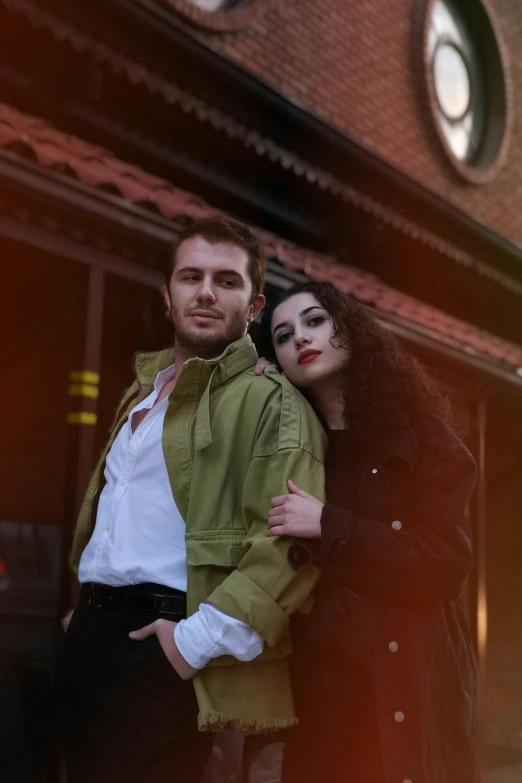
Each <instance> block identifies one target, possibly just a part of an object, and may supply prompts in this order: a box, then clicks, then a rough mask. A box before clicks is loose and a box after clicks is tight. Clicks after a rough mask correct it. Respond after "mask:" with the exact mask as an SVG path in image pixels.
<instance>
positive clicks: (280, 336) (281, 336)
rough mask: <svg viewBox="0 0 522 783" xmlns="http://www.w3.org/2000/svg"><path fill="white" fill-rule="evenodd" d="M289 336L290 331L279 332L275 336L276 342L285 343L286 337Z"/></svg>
mask: <svg viewBox="0 0 522 783" xmlns="http://www.w3.org/2000/svg"><path fill="white" fill-rule="evenodd" d="M289 337H290V332H284V334H280V335H279V337H278V338H277V344H278V345H282V344H283V343H286V341H287V340H288V338H289Z"/></svg>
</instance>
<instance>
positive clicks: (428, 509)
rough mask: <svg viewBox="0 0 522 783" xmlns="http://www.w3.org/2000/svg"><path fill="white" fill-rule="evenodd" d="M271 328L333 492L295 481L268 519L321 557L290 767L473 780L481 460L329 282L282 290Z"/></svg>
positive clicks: (274, 356) (302, 633)
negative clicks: (471, 614) (309, 413)
mask: <svg viewBox="0 0 522 783" xmlns="http://www.w3.org/2000/svg"><path fill="white" fill-rule="evenodd" d="M262 337H263V339H264V350H265V356H266V357H267V359H268V360H269V361H271V362H275V363H277V365H278V367H279V368H280V369H281V370H282V371H283V372H284V374H285V375H286V377H287V378H288V380H289V381H290V382H291V383H293V384H294V385H295V386H297V387H298V388H299V389H301V391H302V392H303V393H304V394H305V395H306V397H307V398H308V399H309V400H310V402H311V403H312V404H313V406H314V408H315V410H316V411H317V413H318V415H319V416H320V417H321V419H322V421H323V423H324V426H325V429H326V432H327V435H328V439H329V446H328V453H327V463H326V476H327V485H326V489H327V498H328V501H327V503H326V504H325V505H324V506H323V504H322V503H320V502H319V501H318V500H317V499H316V498H314V497H312V496H310V495H308V494H307V493H305V492H303V491H301V490H300V488H299V487H297V486H296V485H294V484H293V483H292V482H289V493H288V494H287V495H283V496H281V497H278V498H274V499H273V501H272V509H271V511H270V514H269V535H291V536H296V537H297V538H298V542H297V543H296V544H294V546H293V547H292V549H291V557H292V562H293V563H294V565H295V567H296V568H298V567H299V565H300V563H302V562H303V561H304V559H306V558H307V557H312V558H313V560H314V561H315V562H316V564H317V565H318V566H319V568H320V569H321V571H322V579H321V581H320V582H319V584H318V587H317V589H316V592H315V595H314V597H313V601H309V602H308V605H307V606H305V607H303V608H302V612H301V614H299V615H297V616H296V617H295V618H294V619H293V643H294V654H293V656H292V664H291V665H292V678H293V683H294V690H295V699H296V708H297V714H298V717H299V721H300V723H299V726H298V727H296V729H293V730H291V731H290V732H289V735H288V742H287V746H286V751H285V761H284V767H283V783H298V781H299V783H301V781H320V780H324V781H328V783H335V782H336V781H342V782H343V783H345V782H346V783H474V781H475V780H476V774H477V773H476V753H477V749H478V748H477V670H476V663H475V656H474V652H473V647H472V644H471V641H470V635H469V631H468V627H467V622H466V617H465V610H464V605H463V602H462V598H461V593H462V588H463V584H464V581H465V578H466V575H467V573H468V570H469V567H470V563H471V544H470V538H469V533H468V530H467V524H466V523H467V519H466V508H467V505H468V501H469V498H470V495H471V491H472V488H473V484H474V480H475V465H474V462H473V458H472V457H471V455H470V453H469V452H468V451H467V449H466V447H465V446H464V444H463V443H462V442H461V441H460V440H459V439H458V438H457V437H456V435H455V434H454V433H453V432H452V430H451V429H450V428H449V426H448V424H447V422H448V421H449V416H450V411H449V403H448V402H447V400H446V399H445V398H444V397H443V395H442V394H441V393H440V392H439V391H438V390H437V388H436V387H435V385H434V384H433V382H432V381H431V380H430V379H429V377H428V376H427V374H426V373H425V371H424V370H423V368H422V367H421V366H420V365H419V364H418V363H417V362H416V361H415V360H414V359H413V358H412V357H410V356H409V355H408V354H406V353H405V352H404V351H403V350H402V349H401V348H400V347H399V345H398V344H397V343H396V341H395V340H394V338H393V337H392V336H391V335H390V334H389V333H388V331H387V330H386V329H385V328H384V327H383V326H382V325H381V324H380V323H379V322H378V321H377V320H376V319H375V318H374V316H372V315H371V314H370V312H369V311H368V310H366V309H365V308H364V307H362V306H361V305H359V304H358V303H356V302H355V301H353V300H352V299H351V298H350V297H348V296H347V295H345V294H343V293H341V292H340V291H338V290H337V289H336V288H334V286H332V285H330V284H329V283H320V284H316V283H307V284H305V285H303V286H300V287H296V288H293V289H290V290H288V291H286V292H285V293H284V294H283V295H282V297H281V298H280V299H279V300H278V301H277V302H276V303H275V305H274V306H272V308H271V309H270V310H269V311H268V312H267V313H266V314H265V317H264V320H263V325H262ZM262 369H264V367H263V365H262V364H260V365H258V369H257V371H258V372H261V371H262Z"/></svg>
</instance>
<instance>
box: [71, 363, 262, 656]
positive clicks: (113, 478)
mask: <svg viewBox="0 0 522 783" xmlns="http://www.w3.org/2000/svg"><path fill="white" fill-rule="evenodd" d="M174 375H175V368H174V365H172V366H171V367H168V368H167V369H166V370H163V371H162V372H160V373H158V375H157V377H156V380H155V383H154V391H153V392H151V394H150V395H149V396H148V397H147V398H146V399H145V400H143V401H142V402H141V403H139V404H138V405H137V406H136V407H135V408H134V409H133V410H132V412H131V414H130V416H129V419H128V420H127V421H126V422H125V424H124V425H123V427H122V428H121V430H120V432H119V433H118V435H117V436H116V438H115V440H114V443H113V445H112V447H111V449H110V451H109V453H108V455H107V459H106V463H105V479H106V484H105V486H104V488H103V490H102V492H101V495H100V500H99V504H98V513H97V517H96V525H95V528H94V531H93V534H92V536H91V539H90V541H89V543H88V544H87V546H86V547H85V549H84V551H83V554H82V556H81V559H80V564H79V569H78V578H79V580H80V582H82V583H84V582H100V583H102V584H107V585H111V586H113V587H120V586H123V585H135V584H143V583H145V582H154V583H156V584H160V585H165V586H167V587H173V588H175V589H177V590H181V591H183V592H186V590H187V556H186V548H185V522H184V520H183V518H182V516H181V514H180V512H179V509H178V507H177V505H176V501H175V499H174V497H173V495H172V488H171V484H170V480H169V476H168V472H167V466H166V463H165V457H164V454H163V447H162V435H163V421H164V418H165V413H166V411H167V406H168V397H166V398H165V399H163V400H161V401H160V402H159V403H158V404H157V405H155V402H156V400H157V398H158V396H159V394H160V392H161V389H162V388H163V386H164V385H165V384H166V383H168V381H170V380H172V378H173V377H174ZM145 408H147V409H149V413H147V415H146V416H145V418H144V419H143V420H142V421H141V422H140V424H139V425H138V427H137V428H136V430H135V432H134V433H133V432H132V418H133V416H134V414H135V413H137V412H138V411H140V410H143V409H145ZM175 639H176V643H177V645H178V648H179V650H180V652H181V654H182V655H183V657H184V658H185V659H186V660H187V661H188V663H189V664H190V665H191V666H194V667H195V668H197V669H201V668H202V667H203V666H205V664H206V663H208V661H209V660H210V659H211V658H214V657H217V656H219V655H226V654H228V655H234V656H235V657H236V658H238V659H239V660H244V661H248V660H252V659H253V658H255V657H256V656H257V655H259V653H260V652H261V651H262V649H263V640H262V639H261V637H260V636H259V635H258V634H257V633H256V632H255V631H254V630H253V629H252V628H250V627H249V626H248V625H245V623H243V622H241V621H240V620H238V619H236V618H234V617H229V616H228V615H226V614H224V613H223V612H221V611H219V610H218V609H216V608H215V607H213V606H212V605H211V604H202V605H201V606H200V609H199V611H198V612H196V614H194V615H192V616H191V617H190V618H188V619H187V620H183V621H181V622H179V623H178V624H177V626H176V629H175Z"/></svg>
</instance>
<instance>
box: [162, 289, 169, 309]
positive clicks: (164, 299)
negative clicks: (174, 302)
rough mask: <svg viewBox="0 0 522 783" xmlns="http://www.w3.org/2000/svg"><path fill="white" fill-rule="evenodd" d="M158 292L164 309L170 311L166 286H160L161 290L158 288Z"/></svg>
mask: <svg viewBox="0 0 522 783" xmlns="http://www.w3.org/2000/svg"><path fill="white" fill-rule="evenodd" d="M159 292H160V296H161V298H162V299H163V302H164V304H165V307H166V308H167V310H170V294H169V289H168V288H167V286H166V285H162V286H161V288H160V290H159Z"/></svg>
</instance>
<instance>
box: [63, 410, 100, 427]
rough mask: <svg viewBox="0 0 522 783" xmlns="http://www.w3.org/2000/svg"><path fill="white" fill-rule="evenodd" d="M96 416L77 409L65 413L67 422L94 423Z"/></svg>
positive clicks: (96, 419)
mask: <svg viewBox="0 0 522 783" xmlns="http://www.w3.org/2000/svg"><path fill="white" fill-rule="evenodd" d="M97 421H98V417H97V416H96V414H95V413H89V412H88V411H77V412H75V413H68V414H67V424H96V422H97Z"/></svg>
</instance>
